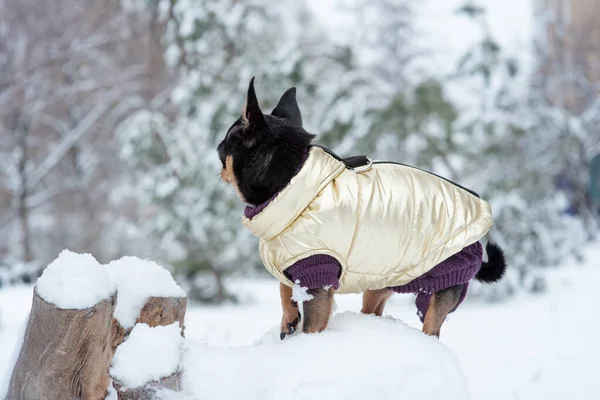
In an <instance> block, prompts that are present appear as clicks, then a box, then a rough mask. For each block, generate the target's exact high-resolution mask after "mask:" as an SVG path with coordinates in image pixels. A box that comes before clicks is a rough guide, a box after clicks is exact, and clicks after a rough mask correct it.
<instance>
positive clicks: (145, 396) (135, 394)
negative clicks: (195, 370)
mask: <svg viewBox="0 0 600 400" xmlns="http://www.w3.org/2000/svg"><path fill="white" fill-rule="evenodd" d="M114 387H115V389H116V391H117V398H118V399H119V400H151V399H153V398H154V397H155V395H156V391H157V390H158V389H169V390H173V391H175V392H179V391H180V390H181V371H177V372H175V373H174V374H172V375H171V376H168V377H165V378H162V379H161V380H159V381H152V382H148V383H147V384H146V385H144V386H142V387H139V388H135V389H124V388H121V386H120V385H119V384H118V383H117V382H115V383H114Z"/></svg>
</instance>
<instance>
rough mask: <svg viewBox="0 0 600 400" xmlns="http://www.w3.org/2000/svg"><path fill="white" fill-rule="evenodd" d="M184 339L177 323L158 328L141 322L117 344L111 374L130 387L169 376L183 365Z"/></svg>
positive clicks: (126, 386)
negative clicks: (180, 363) (180, 362)
mask: <svg viewBox="0 0 600 400" xmlns="http://www.w3.org/2000/svg"><path fill="white" fill-rule="evenodd" d="M182 341H183V338H182V337H181V328H180V327H179V323H177V322H175V323H173V324H171V325H168V326H157V327H155V328H151V327H149V326H148V325H146V324H137V325H136V326H135V327H134V328H133V330H132V331H131V333H130V334H129V337H128V338H127V340H125V342H123V343H122V344H121V345H119V347H117V351H116V352H115V356H114V358H113V362H112V366H111V368H110V374H111V376H112V378H113V379H115V380H117V381H119V383H121V384H122V385H123V386H124V387H125V388H127V389H133V388H136V387H140V386H142V385H143V384H145V383H147V382H151V381H156V380H159V379H160V378H165V377H168V376H170V375H172V374H173V373H175V372H176V371H177V368H178V366H179V360H180V357H181V345H182Z"/></svg>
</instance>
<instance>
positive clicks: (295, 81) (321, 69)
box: [120, 0, 360, 302]
mask: <svg viewBox="0 0 600 400" xmlns="http://www.w3.org/2000/svg"><path fill="white" fill-rule="evenodd" d="M159 7H161V9H162V10H163V11H164V12H165V14H166V15H168V18H169V27H168V31H167V33H166V35H165V38H164V39H165V43H166V50H165V56H166V58H167V59H168V61H169V62H170V63H171V64H172V65H173V68H175V69H176V70H177V71H178V72H179V74H180V75H179V77H180V78H179V81H178V83H177V85H176V87H175V88H174V89H173V91H172V93H171V95H170V104H169V106H168V107H162V108H152V107H148V108H147V109H145V110H143V111H140V112H138V113H136V114H135V115H134V116H132V117H131V118H129V119H128V120H127V121H126V122H125V123H124V124H122V125H121V129H120V138H121V141H122V144H123V146H122V151H121V154H122V156H123V158H124V159H126V160H128V162H129V163H130V164H131V165H133V166H134V167H135V168H137V169H138V170H139V171H141V174H140V186H141V188H142V190H143V193H144V194H145V199H146V201H147V202H148V203H149V204H151V205H153V207H154V213H153V215H152V217H151V218H150V219H149V220H148V224H147V228H148V229H149V232H152V233H153V237H155V238H156V237H157V238H159V239H160V241H159V243H160V245H161V246H159V247H158V248H159V249H161V252H162V257H163V258H166V259H168V261H171V262H172V263H173V264H174V265H175V266H176V267H178V268H177V269H176V272H177V273H178V275H179V276H180V277H183V278H185V281H186V282H187V285H188V286H189V287H188V293H191V295H192V296H194V297H196V298H198V299H202V300H214V301H217V302H222V301H225V300H227V299H228V298H231V296H230V295H229V294H228V293H227V290H226V287H225V284H224V282H223V278H224V276H225V275H227V274H229V273H232V272H234V271H244V270H246V271H248V270H252V269H253V268H255V267H256V266H257V265H259V261H258V257H257V251H256V246H257V242H256V241H255V240H254V239H253V238H252V237H251V235H250V234H249V233H248V232H247V231H246V230H244V229H243V228H242V227H241V224H240V220H241V213H242V208H243V207H242V205H241V204H240V203H239V200H238V199H237V198H235V195H234V193H233V190H232V189H231V188H229V187H227V186H225V185H224V184H223V183H222V182H220V181H219V171H220V168H221V165H220V163H219V161H218V158H217V154H216V147H217V144H218V143H219V141H220V140H222V139H223V137H224V135H225V133H226V131H227V129H228V127H229V126H230V125H231V124H232V123H233V122H234V121H235V119H237V118H238V116H239V115H240V112H241V109H242V106H243V103H244V101H245V92H246V89H247V85H248V82H249V80H250V78H251V77H252V76H256V87H257V92H258V96H259V100H260V101H261V106H262V107H263V109H264V110H268V109H269V108H270V107H274V105H275V104H276V101H277V100H278V98H279V96H280V95H281V93H283V91H284V90H286V89H287V88H288V87H290V86H296V87H297V88H298V100H299V103H300V105H301V109H302V112H303V116H304V120H305V126H306V128H307V130H308V131H310V132H314V133H315V134H321V136H320V139H321V141H322V142H323V141H324V142H327V143H328V144H333V143H335V142H336V140H339V137H340V135H339V132H340V131H342V130H343V126H345V124H346V125H347V124H349V123H350V122H349V121H351V120H352V118H354V116H355V114H353V113H352V112H348V110H343V108H342V105H343V104H346V105H347V103H344V101H343V100H344V99H345V98H346V97H348V96H349V95H350V93H349V87H351V85H353V84H355V85H359V80H360V78H359V77H358V76H355V75H354V74H353V72H352V68H353V57H352V53H351V51H350V50H349V49H347V48H341V47H337V46H334V45H332V44H330V43H329V42H328V41H327V39H326V37H325V36H324V35H323V34H322V32H320V31H319V28H318V26H316V25H315V23H314V21H312V20H311V15H310V14H309V13H308V12H307V11H306V10H305V9H304V6H303V5H302V4H301V3H298V2H294V1H282V2H278V3H273V2H268V1H266V0H265V1H253V2H245V1H233V2H215V1H208V0H186V1H177V2H175V1H163V2H161V3H160V4H159ZM307 26H310V27H311V29H306V27H307ZM170 110H175V111H170ZM342 110H343V111H344V112H341V111H342Z"/></svg>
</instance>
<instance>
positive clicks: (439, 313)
mask: <svg viewBox="0 0 600 400" xmlns="http://www.w3.org/2000/svg"><path fill="white" fill-rule="evenodd" d="M462 287H463V286H462V285H457V286H452V287H450V288H448V289H445V290H442V291H440V292H436V293H434V294H433V295H432V296H431V300H430V301H429V307H427V312H426V313H425V318H424V319H423V332H424V333H425V334H426V335H431V336H437V337H440V330H441V328H442V324H443V323H444V321H445V320H446V317H447V316H448V313H450V311H452V310H453V309H454V308H455V307H456V306H457V305H458V301H459V300H460V294H461V291H462Z"/></svg>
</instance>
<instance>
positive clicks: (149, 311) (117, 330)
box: [112, 297, 187, 400]
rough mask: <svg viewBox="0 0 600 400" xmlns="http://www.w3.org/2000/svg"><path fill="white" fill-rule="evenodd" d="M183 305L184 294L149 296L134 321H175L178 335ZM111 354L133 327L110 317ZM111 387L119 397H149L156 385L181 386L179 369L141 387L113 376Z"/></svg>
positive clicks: (137, 399) (156, 323) (127, 399)
mask: <svg viewBox="0 0 600 400" xmlns="http://www.w3.org/2000/svg"><path fill="white" fill-rule="evenodd" d="M186 306H187V298H185V297H150V299H148V301H147V302H146V304H145V305H144V307H142V310H141V311H140V315H139V316H138V318H137V320H136V321H135V323H136V324H140V323H142V324H147V325H148V326H150V327H152V328H154V327H157V326H167V325H171V324H173V323H175V322H178V323H179V328H180V329H181V336H183V337H185V335H184V318H185V311H186ZM112 325H113V354H114V352H115V351H116V349H117V346H118V345H120V344H121V343H123V342H124V341H125V340H127V336H128V335H129V333H130V332H131V330H132V329H133V328H130V329H125V328H123V327H122V326H121V325H120V324H119V322H118V321H117V320H116V319H114V318H113V323H112ZM113 387H114V388H115V390H116V391H117V397H118V399H119V400H149V399H153V398H154V393H155V392H156V389H160V388H164V389H170V390H174V391H179V390H181V371H177V372H175V373H174V374H172V375H170V376H167V377H164V378H162V379H160V380H159V381H152V382H148V383H147V384H145V385H144V386H142V387H139V388H135V389H125V388H123V387H121V385H120V384H119V382H118V381H117V380H116V379H114V380H113Z"/></svg>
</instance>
